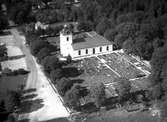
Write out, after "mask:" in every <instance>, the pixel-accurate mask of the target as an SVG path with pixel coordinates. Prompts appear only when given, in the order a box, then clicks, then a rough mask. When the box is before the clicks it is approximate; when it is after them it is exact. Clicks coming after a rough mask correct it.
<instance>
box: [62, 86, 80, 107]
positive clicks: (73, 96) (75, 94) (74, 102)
mask: <svg viewBox="0 0 167 122" xmlns="http://www.w3.org/2000/svg"><path fill="white" fill-rule="evenodd" d="M82 91H83V87H81V86H80V85H79V84H74V85H73V87H72V88H71V89H70V90H69V91H68V92H67V93H66V94H65V99H66V104H67V105H68V106H69V107H72V108H73V109H76V108H77V107H79V106H80V98H81V97H83V94H82V93H83V92H82Z"/></svg>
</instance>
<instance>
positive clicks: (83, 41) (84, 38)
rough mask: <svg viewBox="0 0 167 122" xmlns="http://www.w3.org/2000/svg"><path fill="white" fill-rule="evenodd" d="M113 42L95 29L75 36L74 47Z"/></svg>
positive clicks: (77, 48) (94, 45)
mask: <svg viewBox="0 0 167 122" xmlns="http://www.w3.org/2000/svg"><path fill="white" fill-rule="evenodd" d="M111 44H112V43H111V42H110V41H108V40H107V39H105V38H104V37H102V36H100V35H99V34H97V33H96V32H94V31H91V32H85V33H82V34H79V35H74V36H73V45H72V46H73V48H74V50H79V49H85V48H93V47H99V46H105V45H111Z"/></svg>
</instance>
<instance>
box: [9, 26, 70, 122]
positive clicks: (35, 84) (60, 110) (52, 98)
mask: <svg viewBox="0 0 167 122" xmlns="http://www.w3.org/2000/svg"><path fill="white" fill-rule="evenodd" d="M11 33H12V35H13V36H14V41H15V42H14V43H15V45H17V46H18V47H20V49H21V50H22V51H23V53H24V54H25V55H26V63H27V67H28V70H29V71H30V73H29V76H28V79H27V83H26V87H25V88H26V89H31V88H35V89H36V90H37V91H36V94H37V97H36V98H35V99H42V101H43V103H42V104H43V107H42V108H40V109H38V110H36V111H33V112H31V113H28V114H23V115H21V116H20V117H21V118H22V119H24V118H28V119H30V120H31V122H37V121H45V120H51V119H55V118H62V117H68V116H69V112H68V110H67V109H66V107H64V105H63V103H62V101H61V99H60V98H61V97H60V96H59V94H58V93H56V92H55V88H53V86H52V84H51V83H49V80H48V79H47V78H46V76H45V75H44V73H43V71H42V69H41V68H40V65H39V64H37V63H36V60H35V58H34V57H33V56H32V55H31V53H30V50H29V48H28V47H26V46H25V38H24V36H21V35H20V34H19V32H18V31H17V30H16V29H11Z"/></svg>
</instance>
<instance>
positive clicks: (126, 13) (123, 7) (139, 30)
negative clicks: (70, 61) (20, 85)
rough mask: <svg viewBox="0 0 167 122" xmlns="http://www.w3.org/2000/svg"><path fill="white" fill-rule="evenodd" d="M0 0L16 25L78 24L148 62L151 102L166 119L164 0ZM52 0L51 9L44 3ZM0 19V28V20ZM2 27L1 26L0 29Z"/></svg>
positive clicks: (166, 10) (166, 15) (166, 23)
mask: <svg viewBox="0 0 167 122" xmlns="http://www.w3.org/2000/svg"><path fill="white" fill-rule="evenodd" d="M42 1H43V3H45V6H44V8H41V9H39V10H38V11H35V10H32V6H35V5H39V6H40V5H41V2H39V1H38V0H4V2H5V4H6V5H7V8H8V11H7V12H8V15H9V18H10V19H11V20H13V21H15V23H17V24H21V25H22V24H29V23H31V22H36V21H41V22H43V23H56V22H67V21H74V22H78V23H79V24H78V30H79V31H91V30H94V31H96V32H97V33H99V34H100V35H102V36H104V37H105V38H107V39H108V40H109V41H112V42H114V44H115V49H124V51H125V52H126V53H128V54H132V55H136V56H139V57H140V58H141V59H142V60H147V61H150V63H151V67H152V72H151V76H150V82H151V84H152V87H151V89H150V91H151V93H152V99H153V100H158V102H159V105H160V107H161V109H162V111H164V116H165V117H166V116H167V110H165V109H166V106H167V1H166V0H80V5H79V6H76V5H75V4H71V5H69V4H68V5H66V4H65V1H68V2H73V1H72V0H42ZM49 1H55V2H56V4H55V5H54V6H49V5H48V4H47V2H49ZM3 19H4V18H2V17H1V16H0V27H3V25H4V24H3V22H4V20H3ZM3 28H4V27H3Z"/></svg>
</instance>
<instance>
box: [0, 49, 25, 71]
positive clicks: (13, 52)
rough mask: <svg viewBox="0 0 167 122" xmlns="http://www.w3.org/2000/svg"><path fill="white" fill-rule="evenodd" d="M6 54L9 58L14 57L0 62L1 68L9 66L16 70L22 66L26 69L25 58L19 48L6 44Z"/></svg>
mask: <svg viewBox="0 0 167 122" xmlns="http://www.w3.org/2000/svg"><path fill="white" fill-rule="evenodd" d="M7 54H8V57H9V58H12V57H14V59H13V60H10V59H9V60H7V61H3V62H1V64H2V69H5V68H9V69H12V70H17V69H20V68H22V69H25V70H27V65H26V60H25V57H24V55H23V53H22V51H21V50H20V48H18V47H16V46H7ZM18 57H19V58H18Z"/></svg>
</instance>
